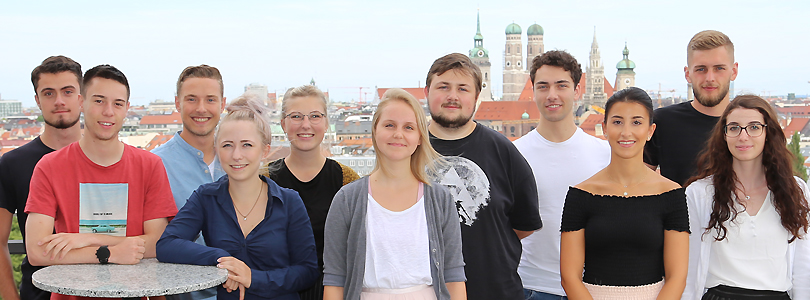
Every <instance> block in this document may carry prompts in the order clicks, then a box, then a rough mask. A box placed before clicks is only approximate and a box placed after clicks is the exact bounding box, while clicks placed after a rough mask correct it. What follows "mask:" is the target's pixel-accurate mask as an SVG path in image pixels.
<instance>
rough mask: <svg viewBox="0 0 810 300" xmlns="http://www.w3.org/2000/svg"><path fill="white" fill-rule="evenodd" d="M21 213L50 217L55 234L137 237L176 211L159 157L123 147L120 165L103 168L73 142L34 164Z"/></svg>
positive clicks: (58, 297)
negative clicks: (150, 224) (151, 222)
mask: <svg viewBox="0 0 810 300" xmlns="http://www.w3.org/2000/svg"><path fill="white" fill-rule="evenodd" d="M25 212H26V213H29V214H30V213H40V214H44V215H48V216H51V217H53V218H54V229H55V230H56V232H57V233H63V232H67V233H104V234H110V235H117V236H139V235H143V222H144V221H148V220H153V219H158V218H170V217H173V216H174V215H175V214H177V206H176V205H175V204H174V198H173V197H172V191H171V188H170V187H169V179H168V178H167V177H166V170H165V169H164V167H163V162H161V160H160V157H158V156H157V155H154V154H152V153H149V152H147V151H144V150H140V149H137V148H135V147H132V146H129V145H125V146H124V153H123V155H122V156H121V160H120V161H118V162H117V163H115V164H113V165H110V166H107V167H103V166H100V165H98V164H96V163H94V162H92V161H91V160H90V159H89V158H88V157H87V156H86V155H85V154H84V152H83V151H82V149H81V147H79V143H78V142H75V143H73V144H70V145H69V146H67V147H65V148H62V149H60V150H58V151H55V152H52V153H50V154H47V155H45V156H44V157H42V160H40V161H39V163H37V166H36V168H34V175H33V176H32V177H31V191H30V192H29V194H28V202H27V204H26V206H25ZM51 299H79V297H72V296H65V295H58V294H56V293H54V294H52V296H51ZM92 299H99V298H92Z"/></svg>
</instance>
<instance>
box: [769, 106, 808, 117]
mask: <svg viewBox="0 0 810 300" xmlns="http://www.w3.org/2000/svg"><path fill="white" fill-rule="evenodd" d="M774 108H775V109H776V112H778V113H779V114H783V115H790V116H792V117H794V118H796V117H798V118H810V106H786V107H779V106H774Z"/></svg>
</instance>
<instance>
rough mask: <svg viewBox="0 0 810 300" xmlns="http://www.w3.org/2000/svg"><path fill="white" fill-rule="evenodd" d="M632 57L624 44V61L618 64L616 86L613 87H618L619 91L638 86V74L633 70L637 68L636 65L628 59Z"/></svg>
mask: <svg viewBox="0 0 810 300" xmlns="http://www.w3.org/2000/svg"><path fill="white" fill-rule="evenodd" d="M629 55H630V50H627V43H624V51H622V57H624V58H623V59H622V60H620V61H619V63H617V64H616V69H617V70H618V71H616V84H614V85H613V86H614V87H616V90H617V91H621V90H623V89H625V88H628V87H631V86H636V72H635V71H633V69H635V68H636V63H634V62H633V61H632V60H630V59H629V58H628V56H629Z"/></svg>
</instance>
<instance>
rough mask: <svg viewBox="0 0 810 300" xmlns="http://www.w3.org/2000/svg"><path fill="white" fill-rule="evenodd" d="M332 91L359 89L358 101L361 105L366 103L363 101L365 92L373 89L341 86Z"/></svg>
mask: <svg viewBox="0 0 810 300" xmlns="http://www.w3.org/2000/svg"><path fill="white" fill-rule="evenodd" d="M332 89H357V101H358V102H359V103H365V102H366V101H364V100H363V90H364V89H372V88H370V87H364V86H339V87H333V88H332ZM366 94H368V93H366Z"/></svg>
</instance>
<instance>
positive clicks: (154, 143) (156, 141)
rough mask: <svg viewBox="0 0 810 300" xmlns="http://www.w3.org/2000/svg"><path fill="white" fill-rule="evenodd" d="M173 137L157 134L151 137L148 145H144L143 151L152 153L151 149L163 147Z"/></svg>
mask: <svg viewBox="0 0 810 300" xmlns="http://www.w3.org/2000/svg"><path fill="white" fill-rule="evenodd" d="M173 136H174V134H158V135H156V136H155V137H153V138H152V140H151V141H149V143H148V144H146V148H144V150H146V151H152V149H155V148H157V147H158V146H160V145H163V144H165V143H166V142H168V141H169V140H171V139H172V137H173Z"/></svg>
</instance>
